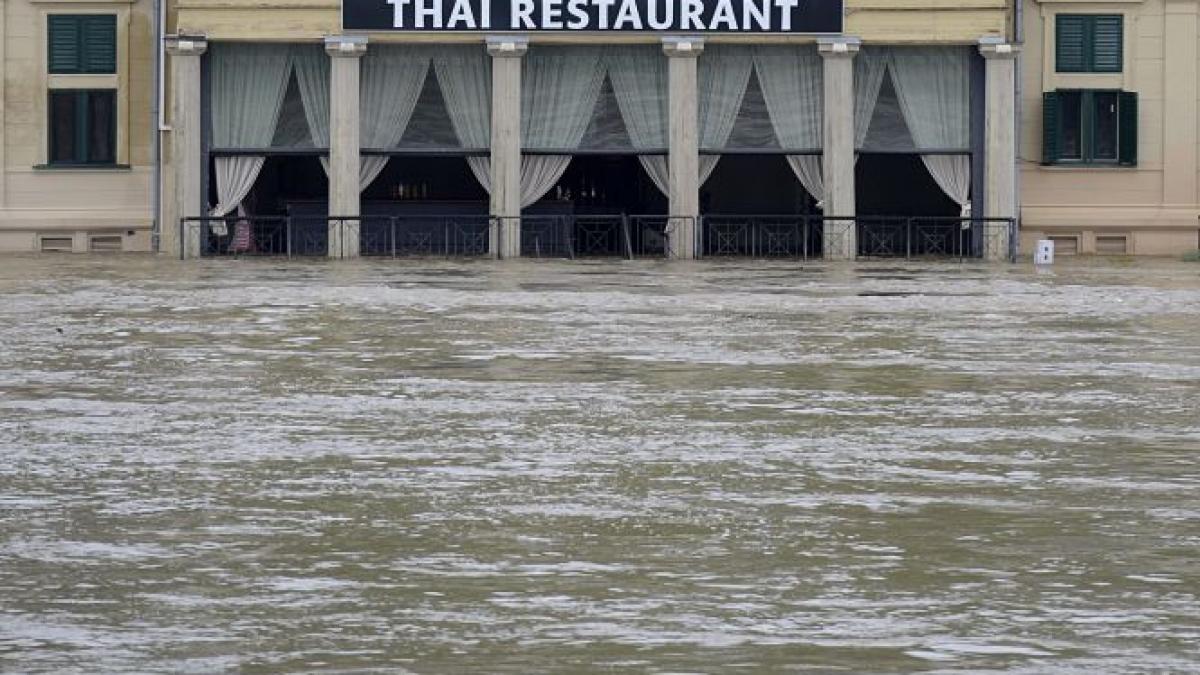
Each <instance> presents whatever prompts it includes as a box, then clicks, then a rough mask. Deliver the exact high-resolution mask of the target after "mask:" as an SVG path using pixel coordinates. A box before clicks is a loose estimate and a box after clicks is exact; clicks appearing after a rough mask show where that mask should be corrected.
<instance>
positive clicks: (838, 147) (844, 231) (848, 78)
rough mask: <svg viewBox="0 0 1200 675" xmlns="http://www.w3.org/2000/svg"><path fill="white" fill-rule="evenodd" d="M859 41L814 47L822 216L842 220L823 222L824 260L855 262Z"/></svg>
mask: <svg viewBox="0 0 1200 675" xmlns="http://www.w3.org/2000/svg"><path fill="white" fill-rule="evenodd" d="M861 44H862V43H861V41H860V40H859V39H858V38H854V37H840V38H823V39H821V40H819V41H818V43H817V48H818V50H819V51H820V53H821V56H822V57H824V58H823V61H824V66H825V67H824V87H825V89H824V98H825V124H824V131H825V133H824V145H823V147H824V154H823V156H822V162H821V170H822V175H823V177H824V180H825V199H824V201H825V215H827V216H833V217H835V218H844V220H830V221H828V222H826V223H825V232H824V237H823V246H824V249H825V259H826V260H854V257H855V255H856V254H857V253H858V231H857V229H858V228H857V227H856V225H855V222H854V220H853V218H854V216H856V215H857V210H856V206H855V201H854V190H855V187H854V158H855V156H854V56H855V55H856V54H858V50H859V47H860V46H861Z"/></svg>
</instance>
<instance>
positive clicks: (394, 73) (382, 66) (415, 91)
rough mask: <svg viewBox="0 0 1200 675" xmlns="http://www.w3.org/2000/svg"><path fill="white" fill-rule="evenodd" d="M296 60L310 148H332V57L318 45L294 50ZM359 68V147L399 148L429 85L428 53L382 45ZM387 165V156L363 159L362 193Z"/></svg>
mask: <svg viewBox="0 0 1200 675" xmlns="http://www.w3.org/2000/svg"><path fill="white" fill-rule="evenodd" d="M292 58H293V59H294V61H295V65H296V85H297V87H298V88H299V90H300V97H301V99H303V101H304V117H305V119H306V120H307V121H308V129H309V133H310V134H311V135H312V143H313V145H314V146H315V147H318V148H328V147H329V106H330V100H329V71H330V63H329V56H328V55H327V54H326V53H325V50H324V49H322V48H321V47H320V46H319V45H296V46H295V47H294V49H293V52H292ZM361 67H362V81H361V93H360V95H359V118H360V122H359V124H360V125H361V126H360V127H359V144H360V146H361V147H364V148H391V147H395V146H396V145H398V144H399V143H400V138H401V137H402V136H403V135H404V130H405V129H407V128H408V121H409V119H410V118H411V117H412V113H413V109H414V108H416V105H417V99H418V98H419V97H420V95H421V88H422V87H423V86H424V85H425V75H426V73H428V71H429V53H428V51H427V50H425V49H424V48H422V47H411V46H407V45H379V46H376V47H372V48H371V49H370V50H369V51H368V52H367V54H366V56H364V57H363V60H362V63H361ZM387 163H388V158H387V157H379V156H367V157H362V158H361V159H360V160H359V175H358V181H359V189H360V190H366V189H367V187H369V186H370V185H371V183H372V182H374V180H375V179H376V178H378V177H379V174H380V173H381V172H382V171H383V169H384V167H385V166H387ZM321 166H322V167H324V168H325V173H326V174H328V173H329V159H328V158H326V157H322V158H321Z"/></svg>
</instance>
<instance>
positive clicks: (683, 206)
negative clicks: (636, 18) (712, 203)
mask: <svg viewBox="0 0 1200 675" xmlns="http://www.w3.org/2000/svg"><path fill="white" fill-rule="evenodd" d="M703 51H704V40H703V39H701V38H698V37H667V38H663V52H665V53H666V55H667V59H668V72H667V75H668V81H667V82H668V84H667V89H668V91H667V100H668V113H667V120H668V142H669V144H670V146H669V152H670V154H669V155H668V158H667V174H668V175H667V184H668V189H667V197H668V199H669V202H670V206H669V207H668V208H669V209H670V213H668V214H667V215H669V216H671V219H670V220H669V221H668V223H667V227H668V231H669V236H668V242H669V243H670V251H669V252H668V255H669V256H670V257H672V258H681V259H684V260H692V259H694V258H695V257H696V232H697V220H698V219H699V218H700V131H699V129H698V126H699V114H698V112H697V100H696V99H697V93H696V59H697V57H699V56H700V53H701V52H703Z"/></svg>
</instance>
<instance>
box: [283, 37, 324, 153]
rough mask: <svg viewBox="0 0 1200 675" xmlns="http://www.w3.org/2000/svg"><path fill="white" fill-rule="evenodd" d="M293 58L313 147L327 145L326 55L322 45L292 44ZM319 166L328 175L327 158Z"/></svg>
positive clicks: (297, 84) (297, 85)
mask: <svg viewBox="0 0 1200 675" xmlns="http://www.w3.org/2000/svg"><path fill="white" fill-rule="evenodd" d="M292 62H293V63H294V64H295V69H296V88H297V89H299V90H300V100H301V101H303V102H304V119H305V121H307V122H308V133H309V135H310V136H311V137H312V144H313V147H316V148H328V147H329V71H330V65H329V55H328V54H326V53H325V49H324V47H323V46H321V45H294V46H293V47H292ZM321 167H322V168H324V169H325V175H329V158H328V157H322V158H321Z"/></svg>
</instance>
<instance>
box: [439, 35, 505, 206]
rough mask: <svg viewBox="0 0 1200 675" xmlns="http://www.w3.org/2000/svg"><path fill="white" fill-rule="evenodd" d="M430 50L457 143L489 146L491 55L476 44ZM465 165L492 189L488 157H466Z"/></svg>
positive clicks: (485, 185) (468, 146)
mask: <svg viewBox="0 0 1200 675" xmlns="http://www.w3.org/2000/svg"><path fill="white" fill-rule="evenodd" d="M431 49H432V56H433V67H434V72H435V73H436V74H437V79H438V84H439V86H440V87H441V90H442V95H443V96H444V97H445V100H446V112H447V114H448V115H449V116H450V122H451V124H452V125H453V126H454V134H455V135H456V136H457V137H458V143H459V145H460V146H461V147H464V148H486V147H488V146H489V145H490V144H491V137H492V128H491V125H492V68H491V63H490V62H489V59H490V58H491V57H490V56H488V53H487V51H485V50H484V49H482V48H480V47H479V46H478V45H461V46H460V45H439V46H436V47H432V48H431ZM467 164H468V165H469V166H470V167H471V173H473V174H475V179H476V180H478V181H479V184H480V185H482V186H483V189H484V190H486V191H488V192H491V190H492V180H491V175H490V174H491V168H490V162H489V160H488V158H487V157H468V158H467Z"/></svg>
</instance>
